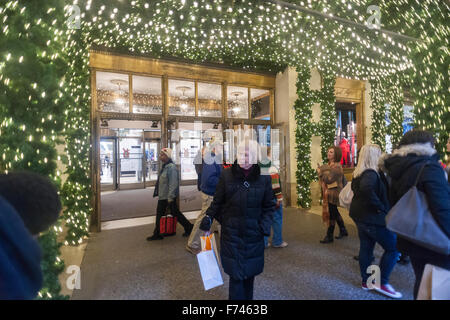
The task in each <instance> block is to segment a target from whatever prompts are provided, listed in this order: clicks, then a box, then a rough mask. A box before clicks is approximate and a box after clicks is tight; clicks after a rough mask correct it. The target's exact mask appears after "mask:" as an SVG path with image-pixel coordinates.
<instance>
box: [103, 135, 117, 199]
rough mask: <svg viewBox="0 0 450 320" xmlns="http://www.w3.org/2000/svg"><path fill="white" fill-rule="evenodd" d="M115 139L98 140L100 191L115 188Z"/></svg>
mask: <svg viewBox="0 0 450 320" xmlns="http://www.w3.org/2000/svg"><path fill="white" fill-rule="evenodd" d="M116 144H117V142H116V139H113V138H109V139H107V138H102V139H100V184H101V190H102V191H108V190H115V189H116V187H117V166H116V162H117V161H116V159H117V156H116V153H117V151H116V150H117V148H116Z"/></svg>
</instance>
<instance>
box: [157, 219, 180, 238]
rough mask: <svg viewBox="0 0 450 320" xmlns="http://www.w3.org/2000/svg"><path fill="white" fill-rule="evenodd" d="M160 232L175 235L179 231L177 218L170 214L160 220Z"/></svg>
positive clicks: (165, 234)
mask: <svg viewBox="0 0 450 320" xmlns="http://www.w3.org/2000/svg"><path fill="white" fill-rule="evenodd" d="M159 233H160V234H161V235H162V236H164V237H167V236H174V235H175V234H176V233H177V218H176V217H173V216H172V215H170V214H168V215H166V216H163V217H161V220H160V221H159Z"/></svg>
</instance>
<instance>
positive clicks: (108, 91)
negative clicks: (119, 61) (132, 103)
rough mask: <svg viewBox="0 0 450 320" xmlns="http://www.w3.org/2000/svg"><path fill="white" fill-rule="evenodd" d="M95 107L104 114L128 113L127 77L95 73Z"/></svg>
mask: <svg viewBox="0 0 450 320" xmlns="http://www.w3.org/2000/svg"><path fill="white" fill-rule="evenodd" d="M96 82H97V88H96V89H97V107H98V109H99V110H101V111H104V112H120V113H128V112H129V110H130V109H129V96H128V95H129V86H128V75H126V74H120V73H110V72H100V71H99V72H97V74H96Z"/></svg>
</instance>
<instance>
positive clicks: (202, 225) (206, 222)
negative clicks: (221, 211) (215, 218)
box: [200, 216, 212, 232]
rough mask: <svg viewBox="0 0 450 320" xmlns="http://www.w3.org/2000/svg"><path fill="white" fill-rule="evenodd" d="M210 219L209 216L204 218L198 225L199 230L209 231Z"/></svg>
mask: <svg viewBox="0 0 450 320" xmlns="http://www.w3.org/2000/svg"><path fill="white" fill-rule="evenodd" d="M211 224H212V218H211V217H210V216H204V217H203V219H202V222H201V223H200V230H202V231H205V232H206V231H209V229H211Z"/></svg>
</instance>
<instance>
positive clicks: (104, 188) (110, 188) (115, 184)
mask: <svg viewBox="0 0 450 320" xmlns="http://www.w3.org/2000/svg"><path fill="white" fill-rule="evenodd" d="M102 140H112V141H113V145H114V147H113V150H114V151H113V157H114V173H113V182H112V184H111V185H109V184H108V185H104V184H102V183H101V182H100V189H101V191H102V192H103V191H114V190H117V187H118V180H117V179H118V175H117V171H118V170H117V148H118V146H117V144H118V139H117V137H109V136H104V137H100V142H101V141H102ZM100 161H101V159H100ZM100 165H101V163H100Z"/></svg>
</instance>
